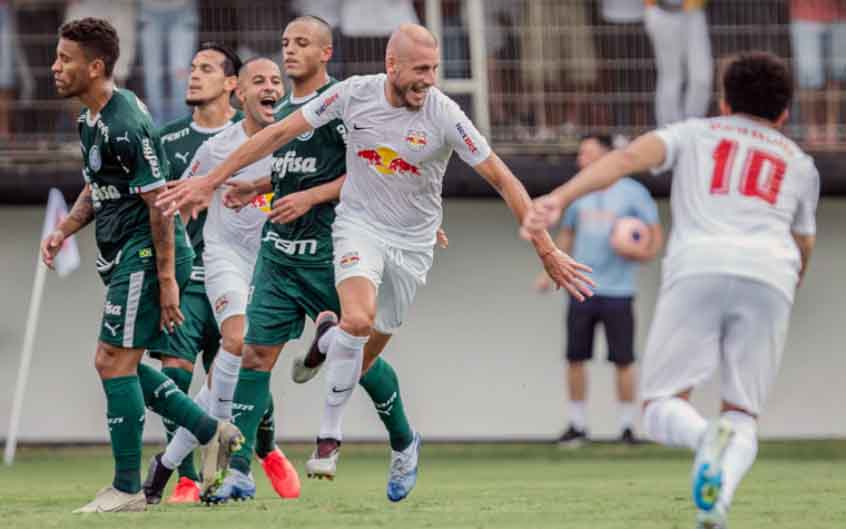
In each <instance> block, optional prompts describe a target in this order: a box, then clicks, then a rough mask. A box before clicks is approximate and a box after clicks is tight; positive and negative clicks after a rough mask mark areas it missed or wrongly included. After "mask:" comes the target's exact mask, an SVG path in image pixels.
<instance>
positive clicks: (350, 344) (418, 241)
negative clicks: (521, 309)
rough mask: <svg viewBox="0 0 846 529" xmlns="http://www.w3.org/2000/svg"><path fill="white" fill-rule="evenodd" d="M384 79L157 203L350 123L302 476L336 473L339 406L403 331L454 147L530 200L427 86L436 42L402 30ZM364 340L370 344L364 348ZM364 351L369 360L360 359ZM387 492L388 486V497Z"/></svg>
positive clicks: (406, 487) (291, 122)
mask: <svg viewBox="0 0 846 529" xmlns="http://www.w3.org/2000/svg"><path fill="white" fill-rule="evenodd" d="M385 55H386V56H385V68H386V71H387V73H386V74H378V75H367V76H356V77H351V78H349V79H347V80H345V81H343V82H341V83H338V84H337V85H335V86H333V87H332V88H330V89H329V90H327V91H326V92H325V93H323V94H321V96H320V97H319V98H316V99H314V100H312V101H310V102H309V103H307V104H305V105H304V106H303V107H302V108H300V109H298V110H297V111H296V112H294V113H293V114H291V115H289V116H288V117H286V118H285V119H284V120H282V121H280V122H278V123H276V124H274V125H272V126H270V127H268V128H267V129H265V130H264V131H262V132H261V133H259V134H257V135H255V136H254V137H253V138H251V139H250V141H248V142H246V143H245V144H244V145H243V146H241V147H240V148H239V149H238V150H237V151H235V152H234V153H233V155H232V156H231V157H230V158H228V159H227V160H226V161H225V162H224V163H222V164H221V165H219V166H218V167H216V168H215V170H213V171H212V172H210V173H209V174H208V175H207V176H206V177H205V178H196V179H192V180H189V181H187V182H182V183H180V185H177V186H174V187H172V188H171V189H170V190H168V191H167V192H166V193H165V194H164V195H163V196H162V198H161V200H159V202H158V204H159V205H160V206H161V207H163V208H165V212H166V213H167V214H173V213H175V212H176V211H177V210H178V208H180V207H191V208H192V209H193V210H194V211H195V212H199V211H200V210H201V209H203V208H204V207H206V206H207V204H208V203H209V200H210V198H211V196H212V194H213V193H214V189H215V187H216V186H217V185H219V184H220V183H222V182H224V181H226V180H227V179H228V178H229V177H230V176H232V175H233V174H235V173H236V172H237V171H238V170H239V169H240V168H241V167H244V166H245V165H249V164H250V163H252V162H254V161H255V160H258V159H260V158H262V157H263V156H267V155H268V154H269V153H271V152H273V151H274V150H275V149H278V148H279V147H281V146H282V145H285V144H286V143H288V142H290V141H291V140H293V139H294V138H296V137H297V136H299V135H301V134H307V133H309V132H310V131H312V130H313V129H317V128H320V127H322V126H324V125H327V124H329V123H331V122H334V121H335V120H342V121H343V122H344V124H345V126H346V128H347V150H346V164H347V179H346V182H345V183H344V186H343V189H342V190H341V200H340V204H339V205H338V207H337V208H336V219H335V222H334V224H333V226H332V240H333V244H334V268H335V284H336V288H337V290H338V296H339V298H340V302H341V319H340V323H338V324H335V323H334V322H335V318H337V317H336V316H335V315H334V314H333V313H329V312H326V313H321V314H320V315H319V316H318V318H317V322H316V323H317V326H318V333H317V336H316V337H315V347H317V348H318V349H319V351H320V352H322V353H324V354H326V357H327V366H326V371H327V373H326V394H327V396H326V403H325V408H324V413H323V418H322V422H321V427H320V434H319V436H318V443H317V448H316V450H315V453H314V455H313V456H312V458H311V459H310V460H309V461H308V464H307V470H308V472H309V473H321V472H325V473H327V474H328V473H330V472H331V473H334V471H335V466H336V462H337V458H338V448H339V446H340V442H341V438H342V433H341V420H342V416H343V410H344V408H345V406H346V404H347V402H348V401H349V398H350V395H351V393H352V391H353V389H354V388H355V385H356V384H355V383H356V381H357V380H358V377H359V374H360V373H361V371H362V367H364V368H365V369H366V368H367V366H368V365H369V364H370V363H371V362H373V361H374V360H375V358H376V357H377V356H378V355H379V354H380V353H381V352H382V351H383V350H384V348H385V346H386V345H387V343H388V341H389V340H390V338H391V336H392V335H393V334H394V332H396V330H397V329H398V328H399V327H400V326H401V324H402V323H403V321H404V319H405V315H406V313H407V311H408V308H409V306H410V305H411V302H412V300H413V299H414V295H415V293H416V291H417V288H418V287H420V286H422V285H423V284H424V283H425V280H426V274H427V272H428V271H429V268H430V266H431V264H432V256H433V247H434V244H435V241H436V232H437V229H438V226H439V225H440V222H441V216H442V207H441V188H442V183H443V176H444V172H445V171H446V167H447V162H448V161H449V158H450V156H451V155H452V152H453V151H457V152H458V155H459V156H460V157H461V158H462V160H464V161H465V162H466V163H467V164H469V165H470V166H472V167H473V168H474V169H475V170H476V172H477V173H478V174H480V175H481V176H482V177H483V178H484V179H485V180H487V181H488V182H489V183H490V184H491V185H492V186H494V188H495V189H496V190H497V191H498V192H499V193H500V195H501V196H502V197H503V198H504V199H505V201H506V203H507V204H508V206H509V208H510V209H511V210H512V212H513V213H514V215H515V216H516V217H517V219H518V221H522V219H523V216H524V215H525V213H526V211H527V210H528V208H529V207H530V205H531V201H530V199H529V196H528V194H527V193H526V190H525V188H524V187H523V185H522V184H521V183H520V181H519V180H518V179H517V178H516V177H515V176H514V175H513V174H512V173H511V171H510V170H509V169H508V167H507V166H506V165H505V164H504V163H503V162H502V160H500V159H499V157H498V156H497V155H496V154H495V153H493V152H492V151H491V149H490V147H489V146H488V143H487V141H486V140H485V138H484V137H483V136H482V135H481V134H479V132H478V131H477V130H476V127H475V126H474V125H473V123H472V122H471V121H470V120H469V119H467V116H465V115H464V113H463V112H462V111H461V109H460V108H459V107H458V105H457V104H456V103H455V102H454V101H452V100H451V99H450V98H449V97H447V96H446V95H445V94H443V93H442V92H441V91H440V90H438V89H437V88H435V87H434V83H435V79H436V74H437V69H438V67H439V64H440V59H439V49H438V43H437V41H436V39H435V38H434V37H433V36H432V34H431V33H430V32H429V31H428V30H427V29H426V28H424V27H422V26H419V25H415V24H404V25H402V26H400V27H399V28H398V29H397V30H396V31H395V32H394V33H393V35H392V36H391V38H390V40H389V42H388V47H387V51H386V54H385ZM531 242H532V245H533V246H534V247H535V251H536V252H537V255H538V257H539V259H540V260H541V262H542V263H543V266H544V268H545V269H546V271H547V273H548V274H549V275H550V277H551V278H552V280H553V281H554V282H555V284H556V285H557V286H559V287H564V288H566V289H567V290H568V291H569V292H570V294H571V295H573V296H574V297H575V298H577V299H580V300H582V299H584V297H585V296H590V295H591V294H592V292H591V290H590V286H591V285H592V281H591V280H590V279H589V278H588V277H587V276H585V275H584V272H588V271H590V269H589V268H588V267H586V266H584V265H581V264H579V263H576V262H575V261H574V260H573V259H571V258H570V257H569V256H568V255H566V254H565V253H563V252H562V251H561V250H559V249H558V248H557V247H556V246H555V243H554V242H553V241H552V239H551V237H550V236H549V233H547V232H546V231H543V232H539V233H537V235H536V236H535V237H533V238H532V241H531ZM368 342H369V343H368ZM365 344H367V345H368V346H367V352H368V355H367V358H364V350H365ZM419 449H420V435H419V434H418V433H415V436H414V441H413V442H412V443H411V445H410V446H409V447H408V448H407V449H406V450H404V451H402V452H394V453H393V454H392V457H391V466H390V479H389V494H388V495H389V497H391V498H398V499H402V498H404V497H405V495H407V493H408V491H410V490H411V488H412V487H413V486H414V484H415V483H416V479H417V467H418V455H419ZM391 487H393V488H394V490H390V488H391Z"/></svg>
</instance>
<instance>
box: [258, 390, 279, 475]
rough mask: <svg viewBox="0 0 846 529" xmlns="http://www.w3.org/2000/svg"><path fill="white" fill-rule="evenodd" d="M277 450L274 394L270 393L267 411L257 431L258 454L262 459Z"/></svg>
mask: <svg viewBox="0 0 846 529" xmlns="http://www.w3.org/2000/svg"><path fill="white" fill-rule="evenodd" d="M274 450H276V424H275V423H274V422H273V395H270V394H268V404H267V411H265V412H264V417H262V418H261V422H260V423H259V425H258V432H256V455H257V456H258V457H260V458H261V459H264V458H265V457H267V454H269V453H271V452H273V451H274Z"/></svg>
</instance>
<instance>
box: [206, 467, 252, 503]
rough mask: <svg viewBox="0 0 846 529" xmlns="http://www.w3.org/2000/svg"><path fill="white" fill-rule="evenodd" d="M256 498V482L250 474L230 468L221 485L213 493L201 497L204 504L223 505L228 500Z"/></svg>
mask: <svg viewBox="0 0 846 529" xmlns="http://www.w3.org/2000/svg"><path fill="white" fill-rule="evenodd" d="M255 497H256V482H255V480H253V475H252V474H244V473H243V472H241V471H240V470H235V469H234V468H230V469H229V470H228V472H227V473H226V477H225V478H224V480H223V484H222V485H221V486H220V487H218V488H217V490H215V491H214V492H213V493H211V494H209V495H208V496H205V497H203V501H204V502H205V503H225V502H227V501H229V500H235V501H238V500H249V499H253V498H255Z"/></svg>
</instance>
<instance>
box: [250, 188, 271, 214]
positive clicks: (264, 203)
mask: <svg viewBox="0 0 846 529" xmlns="http://www.w3.org/2000/svg"><path fill="white" fill-rule="evenodd" d="M272 204H273V193H264V194H261V195H258V196H257V197H256V198H254V199H253V200H252V202H250V205H251V206H252V207H254V208H256V209H259V210H261V211H263V212H265V213H267V214H270V210H271V207H272Z"/></svg>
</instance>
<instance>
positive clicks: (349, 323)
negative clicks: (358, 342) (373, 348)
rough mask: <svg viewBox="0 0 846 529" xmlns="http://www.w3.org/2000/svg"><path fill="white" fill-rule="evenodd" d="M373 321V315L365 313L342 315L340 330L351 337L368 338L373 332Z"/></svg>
mask: <svg viewBox="0 0 846 529" xmlns="http://www.w3.org/2000/svg"><path fill="white" fill-rule="evenodd" d="M373 320H374V317H373V315H372V314H367V313H366V312H349V313H344V315H343V317H342V318H341V329H343V330H344V331H346V332H348V333H350V334H352V335H353V336H370V333H371V332H373Z"/></svg>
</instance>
